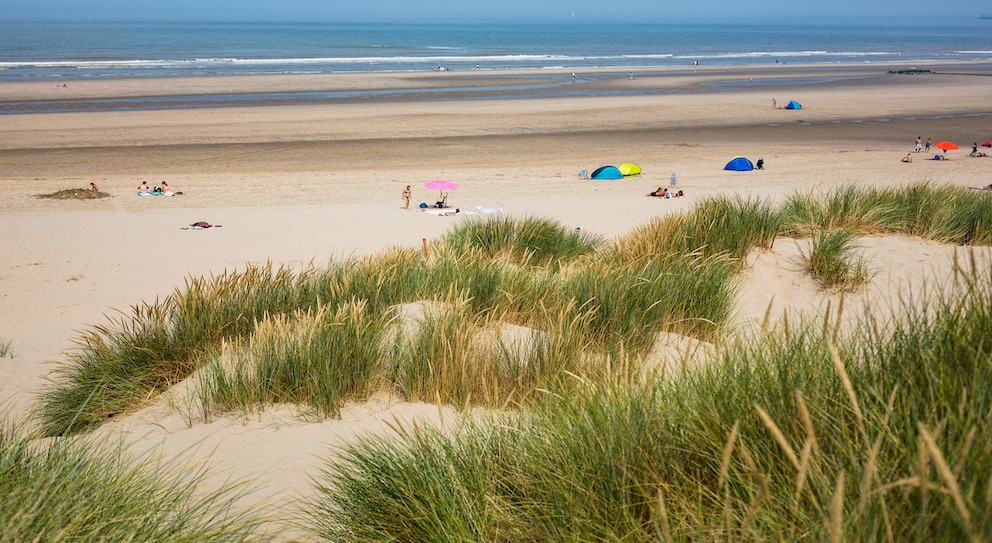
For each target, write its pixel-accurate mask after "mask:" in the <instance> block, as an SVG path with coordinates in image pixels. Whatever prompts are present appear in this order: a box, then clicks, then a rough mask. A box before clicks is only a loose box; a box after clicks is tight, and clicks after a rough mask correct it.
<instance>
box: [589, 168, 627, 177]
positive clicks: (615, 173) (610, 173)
mask: <svg viewBox="0 0 992 543" xmlns="http://www.w3.org/2000/svg"><path fill="white" fill-rule="evenodd" d="M589 177H591V178H593V179H623V174H622V173H620V169H619V168H617V167H616V166H600V167H598V168H596V169H595V170H594V171H593V172H592V175H590V176H589Z"/></svg>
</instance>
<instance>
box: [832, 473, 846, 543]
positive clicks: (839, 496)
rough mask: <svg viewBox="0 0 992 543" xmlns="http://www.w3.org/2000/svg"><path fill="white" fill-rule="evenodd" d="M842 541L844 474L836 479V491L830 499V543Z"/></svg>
mask: <svg viewBox="0 0 992 543" xmlns="http://www.w3.org/2000/svg"><path fill="white" fill-rule="evenodd" d="M842 541H844V473H843V472H842V473H841V474H840V476H839V477H838V478H837V489H836V490H835V491H834V497H833V498H831V499H830V543H841V542H842Z"/></svg>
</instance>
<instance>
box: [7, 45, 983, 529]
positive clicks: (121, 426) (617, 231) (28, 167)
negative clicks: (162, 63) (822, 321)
mask: <svg viewBox="0 0 992 543" xmlns="http://www.w3.org/2000/svg"><path fill="white" fill-rule="evenodd" d="M898 68H901V66H886V65H878V64H873V65H871V66H865V65H853V66H828V67H824V66H799V65H796V66H784V65H783V66H774V67H762V68H760V69H759V68H752V69H747V68H735V69H732V70H726V69H722V68H709V69H699V70H694V71H693V70H689V71H686V70H685V69H679V70H675V69H668V70H661V69H659V70H650V71H648V70H641V71H639V72H638V73H637V74H636V77H635V78H634V79H630V78H629V77H628V74H627V72H626V71H620V70H618V71H615V72H602V73H599V74H597V76H596V77H595V78H591V77H590V78H589V80H588V82H587V83H582V82H580V83H577V84H579V85H588V87H587V88H586V89H585V90H584V94H585V95H578V96H572V95H562V96H553V97H548V98H526V97H524V98H517V97H505V96H499V95H493V96H490V95H486V94H485V92H483V91H482V90H481V89H482V88H485V87H489V86H492V85H494V84H496V82H498V84H499V85H501V88H504V87H512V86H513V85H524V84H530V83H533V81H534V78H535V77H538V78H548V79H561V78H563V77H566V76H567V71H566V72H561V73H558V72H551V71H547V70H544V71H541V72H538V73H529V72H520V73H503V72H498V73H484V74H477V73H457V72H452V73H440V74H432V73H411V74H405V73H404V74H364V75H319V76H316V75H315V76H302V75H301V76H278V77H276V76H271V77H268V76H267V77H249V76H246V77H227V78H191V79H154V80H153V79H148V80H137V79H136V80H121V81H101V82H93V81H91V82H88V83H84V82H69V83H68V85H67V86H66V88H56V86H55V85H54V84H52V83H50V82H32V83H16V84H15V83H2V84H0V103H6V102H19V101H32V100H61V101H72V100H93V99H117V98H123V97H141V96H156V97H162V96H166V97H167V96H171V95H191V94H211V95H224V94H225V93H231V92H242V93H244V92H257V93H274V92H283V93H287V92H288V93H293V92H301V93H302V92H315V91H328V90H349V89H350V90H355V89H411V88H417V89H428V90H425V91H424V92H423V93H417V94H413V95H404V97H402V98H395V97H394V98H382V99H371V100H361V99H354V100H341V101H335V102H329V103H318V104H295V103H289V104H287V105H273V104H269V103H265V104H263V105H255V106H239V107H212V108H207V107H203V108H195V109H182V108H180V109H162V110H124V111H117V110H98V111H79V112H57V113H46V112H24V113H16V114H4V115H0V134H2V137H0V165H2V167H0V187H2V191H0V210H2V213H0V229H2V231H3V232H4V235H3V237H2V239H0V254H3V255H4V256H3V259H2V261H0V341H4V342H9V343H10V347H11V349H12V351H13V354H14V357H13V358H5V359H0V405H2V406H3V407H4V411H5V412H6V413H7V415H8V416H9V417H11V418H13V419H15V420H17V419H23V418H25V417H26V416H27V414H28V413H29V411H30V409H31V407H32V404H33V402H34V400H35V398H36V395H37V394H38V393H39V391H40V390H42V388H43V387H44V385H45V383H46V375H47V374H48V373H49V372H50V371H52V370H53V369H55V368H56V367H58V364H59V363H60V362H61V361H63V360H64V356H63V354H62V353H63V352H64V351H66V350H67V349H71V348H72V347H73V338H74V337H76V336H77V335H78V332H79V331H80V330H82V329H84V328H86V327H88V326H90V325H94V324H102V323H105V322H106V319H107V318H108V317H109V318H119V313H118V312H122V313H123V315H125V316H126V315H128V314H129V308H130V307H131V306H132V305H136V304H140V303H142V302H143V301H149V302H150V301H154V300H155V299H156V298H161V297H163V296H166V295H168V294H170V293H171V292H173V291H174V290H175V289H181V288H183V286H184V284H185V280H186V279H187V278H188V277H191V276H192V277H198V276H203V275H209V274H219V273H222V272H224V271H232V270H237V269H240V268H243V266H244V265H245V264H246V263H248V262H266V261H271V262H274V263H277V264H284V265H287V266H298V265H303V264H306V263H308V262H313V263H315V264H323V263H326V262H328V261H329V260H332V259H334V260H339V259H343V258H347V257H350V256H360V255H368V254H373V253H375V252H377V251H380V250H382V249H384V248H387V247H390V246H404V247H408V246H419V245H420V244H421V243H422V240H424V239H427V240H433V239H436V238H438V237H439V236H441V235H443V234H444V233H445V232H446V231H448V230H449V229H450V228H451V227H452V226H454V225H456V224H458V223H459V221H464V220H472V219H473V218H478V217H479V216H480V215H478V214H476V213H474V212H475V211H476V210H477V209H479V208H486V209H499V210H502V212H503V213H505V214H509V215H510V216H517V217H527V216H540V217H548V218H553V219H556V220H558V221H560V222H561V223H562V224H563V225H566V226H568V227H574V228H581V229H583V230H585V231H588V232H591V233H595V234H599V235H602V236H604V237H606V238H612V237H615V236H619V235H622V234H624V233H625V232H628V231H630V230H631V229H632V228H634V227H636V226H637V225H639V224H643V223H645V222H647V221H648V220H650V219H651V218H652V217H654V216H657V215H659V214H666V213H678V212H681V211H685V210H687V209H691V207H692V206H693V204H694V202H696V201H698V200H699V199H701V198H705V197H708V196H714V195H720V194H727V195H729V194H745V195H752V196H755V197H758V198H765V199H769V200H771V201H773V202H777V201H782V200H783V199H785V198H786V197H788V196H789V195H790V194H793V193H795V192H797V191H799V192H806V191H826V190H829V189H831V188H835V187H839V186H843V185H847V184H851V183H857V184H867V185H872V186H901V185H905V184H910V183H915V182H920V181H931V182H933V183H935V184H945V183H946V184H952V185H957V186H963V187H975V186H979V185H988V184H990V183H992V158H971V157H969V156H968V154H969V152H970V150H971V146H972V144H973V142H977V143H979V144H980V143H982V142H984V141H988V140H989V139H992V104H990V102H989V97H990V96H992V77H990V76H992V70H989V68H988V67H987V66H984V65H982V66H954V67H953V69H951V67H946V69H941V67H939V66H937V67H933V69H934V71H935V73H929V74H917V75H900V74H892V73H889V70H890V69H898ZM582 75H584V76H589V74H582ZM524 76H526V77H524ZM781 80H788V81H791V82H790V83H788V84H783V83H781V82H780V81H781ZM763 81H764V82H765V83H763ZM768 81H776V83H774V84H772V83H767V82H768ZM515 82H516V83H515ZM452 87H458V88H462V89H471V88H472V87H479V88H480V91H479V92H480V93H482V95H480V96H474V95H473V96H470V97H465V99H452V98H450V97H447V98H445V99H436V97H435V96H434V95H432V94H431V92H432V91H430V90H429V89H431V88H433V89H435V90H434V91H433V92H440V91H439V90H438V89H445V88H452ZM633 89H637V90H639V91H640V92H637V93H628V94H623V93H622V92H619V93H618V91H631V90H633ZM649 91H650V92H649ZM465 92H469V93H470V92H471V91H465ZM500 92H509V91H506V90H505V89H504V90H502V91H500ZM773 98H774V99H775V101H776V102H777V105H778V107H772V99H773ZM790 99H794V100H797V101H799V102H801V103H802V105H803V109H802V110H800V111H790V110H785V109H782V108H783V107H784V105H785V104H786V103H787V102H788V101H789V100H790ZM918 136H920V137H922V139H923V141H926V139H927V138H932V140H933V141H934V142H937V141H942V140H947V141H952V142H955V143H957V144H958V145H959V146H960V148H959V149H958V150H955V151H949V152H947V153H946V156H947V158H948V159H949V160H946V161H944V160H942V161H934V160H927V158H932V157H933V155H934V154H938V153H939V154H943V153H941V152H940V151H939V150H936V149H934V150H932V151H931V152H930V153H929V154H927V153H913V151H914V142H915V140H916V138H917V137H918ZM979 150H980V151H985V152H989V151H990V150H989V149H988V148H982V147H979ZM907 153H912V154H913V157H914V160H913V162H912V163H909V164H907V163H903V162H901V161H900V159H902V158H903V157H904V156H905V155H906V154H907ZM736 155H744V156H747V157H749V158H751V159H752V160H756V159H757V158H759V157H760V158H763V159H764V162H765V169H764V170H762V171H752V172H729V171H724V170H723V166H724V164H725V163H726V162H727V161H728V160H729V159H731V158H732V157H734V156H736ZM622 162H632V163H637V164H639V165H640V166H641V168H642V170H643V174H642V175H641V176H639V177H635V178H629V179H624V180H619V181H595V180H588V179H580V178H579V172H581V171H583V170H585V171H592V170H594V169H595V168H597V167H598V166H601V165H606V164H612V165H619V164H620V163H622ZM673 172H674V173H675V174H676V175H677V179H678V187H679V188H680V189H682V190H684V191H685V193H686V194H687V197H686V198H682V199H672V200H664V199H657V198H647V197H645V194H646V193H647V192H649V191H651V190H654V189H655V188H656V187H658V186H665V185H668V184H669V180H670V176H671V175H672V173H673ZM434 179H447V180H451V181H453V182H455V183H458V185H459V187H458V189H457V190H454V191H450V193H449V195H448V201H449V204H450V205H451V206H453V207H455V208H458V209H459V210H461V211H462V213H460V214H458V215H454V216H437V215H433V214H428V213H423V212H421V211H420V210H419V209H415V207H416V206H417V204H419V203H420V202H421V201H425V202H428V203H433V201H434V200H435V199H436V197H437V196H438V193H437V192H436V191H432V190H429V189H426V188H424V186H423V185H424V184H425V183H427V182H429V181H431V180H434ZM142 181H145V182H147V183H148V184H149V185H157V184H159V183H161V182H162V181H167V182H168V184H169V185H170V186H171V187H172V189H173V190H175V191H181V192H182V193H183V194H182V195H176V196H171V197H166V196H161V197H139V196H137V194H136V187H137V186H138V184H139V183H141V182H142ZM91 182H92V183H95V184H96V185H97V186H98V187H99V189H100V191H103V192H106V193H107V194H109V195H110V197H108V198H102V199H94V200H49V199H39V198H37V195H39V194H44V193H52V192H55V191H57V190H61V189H72V188H84V187H87V186H89V184H90V183H91ZM406 185H411V187H412V190H413V204H412V205H411V208H410V209H409V210H407V209H404V208H403V204H402V202H401V199H400V194H401V192H402V190H403V188H404V187H405V186H406ZM196 221H207V222H209V223H212V224H216V225H222V227H221V228H211V229H207V230H186V229H183V228H182V227H184V226H188V225H189V224H191V223H193V222H196ZM862 244H863V246H864V250H865V255H866V256H867V257H868V259H869V261H870V263H871V265H872V266H873V267H874V268H875V269H876V270H877V273H876V275H875V278H874V279H873V281H872V283H871V284H870V285H869V286H868V287H867V288H866V289H865V290H864V292H862V293H860V294H858V295H855V296H849V299H847V300H846V302H845V303H846V304H847V307H849V310H850V311H851V312H852V313H854V312H857V310H858V308H859V307H860V306H862V305H863V304H864V303H867V302H869V301H875V302H877V301H884V300H894V299H896V298H897V297H898V296H899V294H900V293H905V292H908V291H909V290H911V289H914V288H919V287H920V286H921V285H924V284H926V282H928V281H933V279H934V278H940V277H946V276H947V275H948V274H949V270H950V269H951V266H952V263H953V258H954V255H955V251H956V250H957V251H958V252H959V253H960V251H961V250H960V248H957V249H956V248H955V247H951V246H945V245H941V244H937V243H934V242H929V241H924V240H919V239H913V238H906V237H879V238H867V239H864V240H862ZM980 251H982V252H983V253H986V254H988V250H987V249H981V250H980ZM797 254H798V249H797V248H796V247H795V244H794V243H793V242H791V241H790V240H783V241H781V242H779V243H776V246H775V248H774V250H772V251H768V252H765V253H762V254H758V255H755V256H754V257H753V259H752V266H751V267H750V268H749V269H748V270H747V271H746V272H745V278H744V279H745V286H744V287H743V288H742V289H741V292H742V294H741V298H740V301H739V304H738V308H737V312H738V317H737V322H739V324H740V326H747V325H748V324H749V323H753V322H755V321H760V320H761V319H762V317H763V315H764V314H765V312H766V309H767V308H768V306H769V304H770V303H771V304H772V307H773V314H776V315H777V314H780V313H781V311H782V310H784V309H789V310H790V311H796V310H799V311H816V310H817V309H818V308H822V307H824V306H825V304H826V303H828V302H832V303H834V304H836V302H837V298H838V297H837V295H836V294H833V293H830V292H821V291H818V290H817V288H816V286H815V284H814V283H813V282H812V281H811V280H810V279H809V278H808V277H806V276H805V275H804V274H802V273H801V272H800V270H799V265H798V263H797V259H796V255H797ZM442 412H443V411H439V409H438V408H437V407H436V406H431V405H410V404H404V403H400V402H397V401H394V400H393V399H391V398H381V399H380V400H379V401H376V402H372V403H369V404H365V405H355V406H349V407H348V408H347V409H346V410H345V412H344V413H343V416H342V419H341V420H331V421H324V422H306V421H304V420H302V419H299V418H297V417H295V416H294V412H293V409H292V408H290V407H280V408H274V409H273V410H271V411H270V412H269V413H267V414H266V415H264V416H261V417H258V418H255V419H252V420H243V419H241V418H240V417H237V416H230V417H225V418H219V419H215V420H214V421H212V422H211V423H209V424H205V423H204V422H203V421H200V420H192V421H191V420H189V418H188V414H187V413H183V412H182V410H181V409H180V410H177V409H175V406H170V405H169V402H168V401H167V400H164V399H163V400H161V401H159V402H158V403H156V404H155V405H153V406H151V407H149V408H148V409H146V410H143V411H141V412H139V413H137V414H135V415H134V416H132V417H130V418H128V419H125V420H121V421H118V422H114V423H112V424H108V425H107V426H106V427H104V428H102V429H101V430H100V431H99V432H98V435H99V436H114V435H122V436H124V439H125V440H126V441H128V442H132V443H135V445H134V447H135V449H136V451H138V452H149V453H150V454H151V453H152V452H153V453H154V454H156V455H161V456H162V457H164V458H182V459H186V460H190V461H192V462H199V461H201V460H202V461H204V462H206V463H207V465H208V466H209V468H210V473H211V474H214V475H216V476H217V480H218V481H220V480H223V479H225V478H227V477H229V476H233V477H234V478H236V479H241V478H245V479H247V478H250V479H252V480H254V481H255V482H256V483H257V485H258V487H259V490H258V491H257V492H254V493H251V494H249V496H248V498H246V500H249V501H251V504H252V506H254V505H258V504H264V505H267V506H272V505H273V504H279V503H283V502H284V501H285V500H290V499H293V498H297V497H299V496H302V495H306V494H307V493H308V474H309V473H312V471H313V470H315V469H317V468H318V467H319V466H320V463H321V458H322V457H326V455H327V454H328V451H329V450H332V449H333V448H334V447H336V446H339V445H340V444H342V443H345V442H347V441H348V440H351V439H353V438H354V437H355V436H357V435H361V434H362V433H365V432H372V431H383V430H384V429H385V428H386V425H385V423H384V422H383V421H391V420H393V418H394V417H399V418H400V419H410V418H415V417H421V418H425V419H429V420H431V421H437V420H438V418H439V416H442V415H440V413H442ZM443 413H448V412H443ZM449 414H450V413H449ZM451 416H454V415H453V414H452V415H451ZM108 438H109V437H108ZM286 533H287V534H291V531H287V532H286ZM287 537H289V535H287Z"/></svg>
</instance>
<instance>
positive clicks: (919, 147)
mask: <svg viewBox="0 0 992 543" xmlns="http://www.w3.org/2000/svg"><path fill="white" fill-rule="evenodd" d="M922 150H923V138H922V137H921V136H916V152H917V153H919V152H920V151H922Z"/></svg>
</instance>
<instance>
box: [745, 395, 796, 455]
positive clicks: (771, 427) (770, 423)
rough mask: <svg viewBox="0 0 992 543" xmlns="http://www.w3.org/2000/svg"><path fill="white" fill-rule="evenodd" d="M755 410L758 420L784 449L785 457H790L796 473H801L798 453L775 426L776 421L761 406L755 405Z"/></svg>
mask: <svg viewBox="0 0 992 543" xmlns="http://www.w3.org/2000/svg"><path fill="white" fill-rule="evenodd" d="M754 409H755V410H756V411H757V412H758V418H760V419H761V422H762V423H764V425H765V427H766V428H768V431H769V432H771V433H772V437H774V438H775V441H776V442H777V443H778V445H779V447H781V448H782V452H784V453H785V456H786V457H788V459H789V461H790V462H792V465H793V466H794V467H795V468H796V471H799V459H798V458H796V451H794V450H793V449H792V445H789V441H788V440H787V439H785V434H783V433H782V430H780V429H779V427H778V425H777V424H775V421H774V420H772V418H771V417H770V416H769V415H768V413H767V412H766V411H765V410H764V409H762V408H761V406H759V405H755V406H754Z"/></svg>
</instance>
